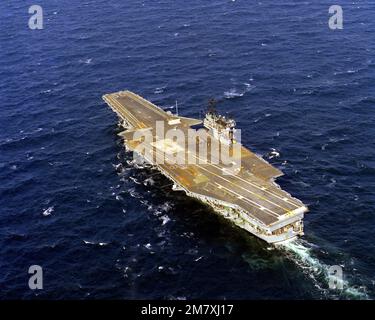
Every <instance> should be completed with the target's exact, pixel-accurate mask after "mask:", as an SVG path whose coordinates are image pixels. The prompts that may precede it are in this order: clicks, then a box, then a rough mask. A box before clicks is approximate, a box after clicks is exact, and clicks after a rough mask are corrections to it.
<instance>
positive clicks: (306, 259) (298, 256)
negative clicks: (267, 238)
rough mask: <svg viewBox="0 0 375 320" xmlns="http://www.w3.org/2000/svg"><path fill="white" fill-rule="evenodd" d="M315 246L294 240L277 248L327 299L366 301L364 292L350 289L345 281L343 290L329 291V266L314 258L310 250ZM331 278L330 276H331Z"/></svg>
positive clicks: (366, 297) (304, 241)
mask: <svg viewBox="0 0 375 320" xmlns="http://www.w3.org/2000/svg"><path fill="white" fill-rule="evenodd" d="M314 247H316V246H315V245H313V244H311V243H309V242H307V241H306V240H303V239H295V240H292V241H289V242H286V243H284V244H281V245H279V248H280V249H282V250H285V251H286V252H287V253H289V258H291V259H292V260H293V261H294V262H295V263H296V264H297V265H298V266H299V267H301V268H302V269H304V271H305V272H306V273H308V275H309V276H310V278H312V279H313V281H314V282H315V286H316V287H317V288H318V289H319V290H321V291H322V293H323V294H324V295H325V296H327V298H344V299H368V296H367V294H366V293H365V292H362V291H359V290H358V289H357V288H355V287H351V286H350V284H349V282H348V281H346V280H339V279H337V280H338V281H342V284H343V290H342V291H341V293H340V291H337V290H329V289H328V283H329V280H330V275H329V268H330V266H329V265H326V264H325V263H323V262H321V261H320V260H319V259H318V258H316V257H315V256H314V254H313V252H312V250H313V249H314ZM331 277H332V276H331Z"/></svg>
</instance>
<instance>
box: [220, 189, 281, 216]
mask: <svg viewBox="0 0 375 320" xmlns="http://www.w3.org/2000/svg"><path fill="white" fill-rule="evenodd" d="M215 184H217V185H220V184H219V183H217V182H215ZM222 187H223V188H224V189H226V190H227V191H228V192H230V193H233V194H235V195H236V196H237V197H238V196H241V195H240V194H238V193H237V192H235V191H233V190H230V189H228V188H226V187H224V186H222ZM242 201H244V202H249V203H252V204H253V205H254V204H255V205H256V206H258V207H259V208H258V209H260V210H262V211H263V210H265V211H269V212H270V213H268V214H269V215H271V216H274V217H275V218H278V217H279V215H278V214H277V213H276V212H273V211H272V210H270V209H267V208H264V207H263V206H261V205H260V204H259V203H257V202H255V201H252V200H250V199H246V198H245V200H242ZM262 208H263V209H262Z"/></svg>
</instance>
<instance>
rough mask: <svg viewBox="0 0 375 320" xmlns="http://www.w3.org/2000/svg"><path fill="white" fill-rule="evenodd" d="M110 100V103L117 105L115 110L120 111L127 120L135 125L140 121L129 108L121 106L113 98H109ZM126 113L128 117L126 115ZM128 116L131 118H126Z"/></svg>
mask: <svg viewBox="0 0 375 320" xmlns="http://www.w3.org/2000/svg"><path fill="white" fill-rule="evenodd" d="M110 99H111V100H112V103H113V104H114V105H115V106H117V108H118V109H117V110H118V111H119V112H120V114H122V116H123V117H124V118H125V119H126V120H128V121H131V122H135V125H138V124H139V123H140V121H139V120H138V119H137V118H135V117H134V116H133V115H132V114H131V113H130V111H129V110H127V109H126V107H125V106H123V105H122V104H121V103H120V102H118V101H117V100H115V99H113V98H110ZM126 115H128V117H127V116H126ZM129 117H130V119H132V120H129V119H128V118H129Z"/></svg>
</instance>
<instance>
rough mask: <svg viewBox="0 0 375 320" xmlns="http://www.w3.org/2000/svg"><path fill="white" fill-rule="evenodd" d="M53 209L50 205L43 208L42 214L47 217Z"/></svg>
mask: <svg viewBox="0 0 375 320" xmlns="http://www.w3.org/2000/svg"><path fill="white" fill-rule="evenodd" d="M54 210H55V208H54V207H53V206H52V207H49V208H47V209H44V210H43V213H42V214H43V216H45V217H47V216H50V215H51V214H52V212H53V211H54Z"/></svg>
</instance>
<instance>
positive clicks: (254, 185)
mask: <svg viewBox="0 0 375 320" xmlns="http://www.w3.org/2000/svg"><path fill="white" fill-rule="evenodd" d="M195 157H196V158H197V159H198V160H202V161H203V162H204V161H205V160H204V159H202V158H200V157H197V156H195ZM205 162H206V164H208V165H211V166H213V167H215V168H217V169H220V170H222V169H223V168H222V167H219V166H218V165H215V164H212V163H209V162H207V161H205ZM229 175H230V176H232V177H235V178H237V179H239V180H241V181H243V182H245V183H247V184H249V185H251V186H253V187H255V188H258V189H261V190H262V191H265V192H267V193H269V194H270V195H272V196H273V197H275V198H278V199H280V200H284V198H285V197H280V196H279V195H277V194H276V193H273V192H272V191H269V190H266V189H265V188H264V187H263V186H262V187H261V186H258V185H257V184H254V183H252V182H250V181H247V180H245V179H243V178H241V177H239V176H237V175H233V174H228V176H229ZM284 201H285V200H284ZM285 202H288V204H291V205H293V206H295V207H296V208H299V207H300V205H296V204H295V203H293V202H291V201H285ZM275 204H276V203H275ZM276 205H277V204H276ZM277 206H279V205H277ZM279 207H280V206H279ZM280 208H283V207H280ZM283 209H284V210H286V211H290V210H287V209H286V208H283Z"/></svg>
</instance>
